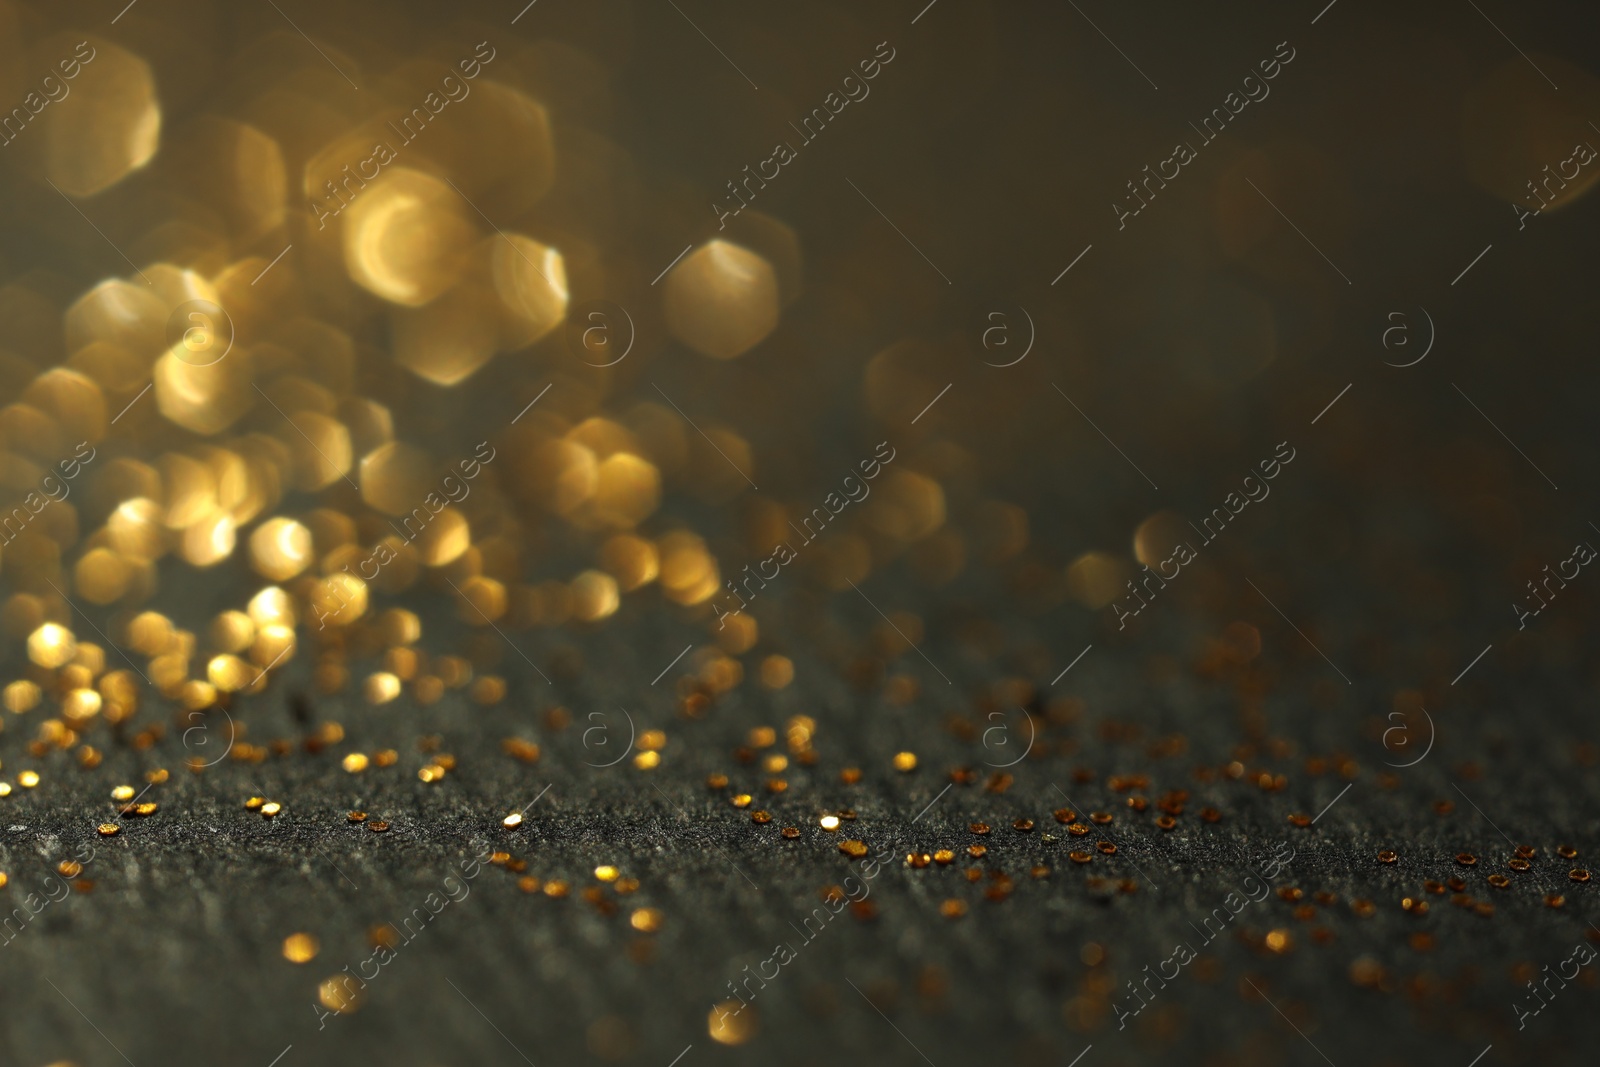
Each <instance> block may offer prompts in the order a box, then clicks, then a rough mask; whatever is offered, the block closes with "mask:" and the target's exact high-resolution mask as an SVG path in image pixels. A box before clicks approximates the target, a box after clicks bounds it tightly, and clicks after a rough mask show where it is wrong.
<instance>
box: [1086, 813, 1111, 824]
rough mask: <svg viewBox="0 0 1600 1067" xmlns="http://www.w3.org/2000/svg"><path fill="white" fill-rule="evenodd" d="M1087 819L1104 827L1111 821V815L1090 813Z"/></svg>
mask: <svg viewBox="0 0 1600 1067" xmlns="http://www.w3.org/2000/svg"><path fill="white" fill-rule="evenodd" d="M1089 818H1090V819H1092V820H1094V821H1095V822H1097V823H1099V824H1100V825H1101V826H1104V825H1105V824H1106V823H1108V822H1110V821H1111V813H1110V812H1109V811H1091V812H1090V813H1089Z"/></svg>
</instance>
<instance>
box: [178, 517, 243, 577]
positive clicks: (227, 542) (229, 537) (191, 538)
mask: <svg viewBox="0 0 1600 1067" xmlns="http://www.w3.org/2000/svg"><path fill="white" fill-rule="evenodd" d="M234 537H235V528H234V523H233V517H232V516H231V515H229V514H228V513H227V512H223V511H215V512H212V513H211V514H210V515H208V516H206V517H205V518H203V519H201V520H200V521H199V522H196V523H195V524H194V525H192V526H190V527H189V528H188V529H186V530H184V531H183V540H182V554H183V558H184V560H185V561H186V562H187V563H189V564H191V565H193V566H196V567H210V566H212V565H214V564H217V563H221V562H222V561H223V560H225V559H227V558H228V557H229V556H231V555H233V546H234Z"/></svg>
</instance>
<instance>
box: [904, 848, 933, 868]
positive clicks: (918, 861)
mask: <svg viewBox="0 0 1600 1067" xmlns="http://www.w3.org/2000/svg"><path fill="white" fill-rule="evenodd" d="M932 862H933V857H932V856H930V855H928V854H927V853H926V852H907V853H906V863H908V864H910V865H911V866H912V867H915V868H917V869H918V870H921V869H922V868H924V867H926V866H927V865H928V864H930V863H932Z"/></svg>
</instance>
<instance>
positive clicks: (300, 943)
mask: <svg viewBox="0 0 1600 1067" xmlns="http://www.w3.org/2000/svg"><path fill="white" fill-rule="evenodd" d="M321 947H322V946H321V943H320V942H318V941H317V939H316V937H315V936H314V935H312V934H290V935H289V936H288V937H286V938H284V939H283V958H284V959H286V960H288V961H289V962H290V963H310V962H311V961H312V960H314V959H316V958H317V952H318V951H319V950H320V949H321Z"/></svg>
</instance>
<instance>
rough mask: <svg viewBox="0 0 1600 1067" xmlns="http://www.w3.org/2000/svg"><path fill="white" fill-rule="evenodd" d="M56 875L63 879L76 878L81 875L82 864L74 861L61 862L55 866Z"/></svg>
mask: <svg viewBox="0 0 1600 1067" xmlns="http://www.w3.org/2000/svg"><path fill="white" fill-rule="evenodd" d="M56 873H57V874H59V875H61V877H63V878H76V877H78V875H80V874H82V873H83V864H81V863H79V862H77V861H76V860H62V861H61V862H60V863H58V864H56Z"/></svg>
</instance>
